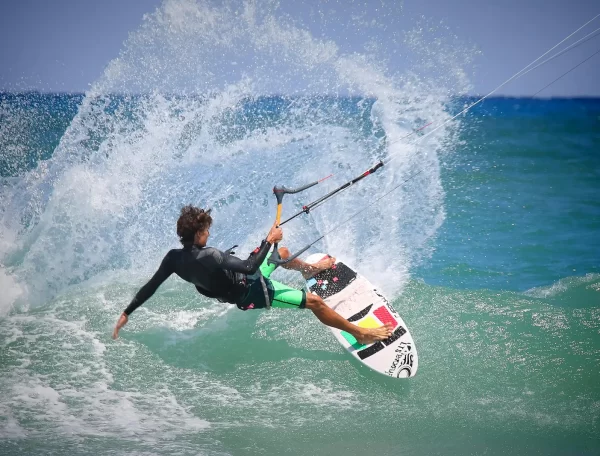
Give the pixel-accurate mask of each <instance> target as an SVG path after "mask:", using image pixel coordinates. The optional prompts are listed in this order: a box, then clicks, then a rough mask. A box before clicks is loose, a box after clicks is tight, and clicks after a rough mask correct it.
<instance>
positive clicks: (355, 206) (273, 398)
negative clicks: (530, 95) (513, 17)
mask: <svg viewBox="0 0 600 456" xmlns="http://www.w3.org/2000/svg"><path fill="white" fill-rule="evenodd" d="M246 7H247V8H248V5H247V4H246ZM250 10H251V8H250V9H247V10H246V15H245V16H244V15H232V14H231V13H232V11H231V10H230V9H227V8H222V9H219V8H216V7H210V6H207V5H204V4H202V3H201V2H198V3H193V2H174V1H171V2H165V4H164V5H163V6H162V7H161V8H160V9H159V10H157V11H156V12H154V13H152V14H149V15H148V16H147V17H146V18H145V20H144V22H143V24H142V26H141V27H140V29H139V30H136V31H133V32H132V34H131V35H130V37H129V39H128V41H127V42H126V43H125V44H124V47H123V50H122V52H121V55H120V56H119V58H118V59H115V60H114V61H113V62H111V63H110V64H109V66H108V67H107V69H106V71H105V73H104V74H103V75H102V76H101V77H100V78H99V79H98V80H97V81H95V82H94V83H93V85H92V87H91V89H90V91H89V92H88V93H86V94H80V95H64V94H63V95H61V94H52V95H40V94H0V150H1V151H2V155H1V159H0V176H1V177H0V182H1V187H0V188H1V190H0V227H1V228H0V288H1V290H2V292H1V293H0V347H1V348H0V453H1V454H7V455H13V454H14V455H20V454H67V453H69V454H131V455H140V454H144V455H150V454H157V455H158V454H161V455H162V454H181V455H188V454H190V455H198V454H200V455H264V454H268V455H270V454H290V455H330V454H344V455H363V454H365V453H367V452H370V453H373V452H374V453H378V454H383V455H398V454H406V455H431V454H444V455H464V454H482V455H483V454H487V455H489V454H498V455H503V454H507V453H508V452H512V453H514V454H544V455H546V454H548V455H564V454H578V455H580V454H585V455H594V454H598V453H599V451H600V439H599V438H598V435H600V433H599V418H600V386H599V383H598V372H600V265H599V262H598V259H599V258H600V243H598V242H597V237H598V233H599V232H600V203H599V199H598V197H597V195H598V194H600V179H599V177H600V157H599V156H598V150H600V128H599V122H600V120H599V119H600V101H599V100H594V99H578V100H539V99H535V100H534V99H526V98H522V99H503V98H494V99H489V100H486V101H485V102H484V103H483V104H482V106H480V107H478V108H476V109H474V110H473V111H471V112H470V113H469V114H468V115H467V116H464V117H460V118H459V119H457V120H454V121H451V122H449V123H448V124H447V125H446V126H445V127H444V128H441V129H440V130H437V131H436V132H434V133H433V134H430V135H428V134H427V132H428V130H427V128H425V129H423V130H422V131H421V132H419V133H418V134H413V135H411V136H410V137H408V138H407V137H406V136H407V135H408V134H410V133H411V132H412V131H413V130H415V129H417V128H420V127H422V126H423V125H425V124H427V123H428V122H434V124H433V125H432V128H433V127H435V126H436V125H440V124H442V123H443V122H445V121H446V120H449V119H450V118H451V116H452V114H453V113H455V112H457V110H458V109H461V108H460V107H461V106H462V105H463V103H467V102H469V101H472V100H470V99H465V98H453V97H448V96H447V93H463V92H464V91H465V90H466V86H465V85H464V84H465V82H464V79H463V77H464V72H463V71H462V70H463V69H464V66H465V63H464V62H465V61H468V60H469V57H470V56H469V55H468V54H466V55H465V54H463V53H461V52H462V51H460V52H459V51H457V48H456V47H455V46H450V47H448V48H447V49H445V48H441V49H436V48H435V47H434V46H431V47H428V48H427V49H428V53H427V59H428V61H432V62H436V63H437V64H439V65H440V66H443V65H445V66H444V67H443V68H444V69H445V70H446V71H445V74H444V78H443V79H437V80H436V79H430V78H428V77H427V76H424V75H421V76H419V77H416V76H415V74H413V73H410V74H405V75H395V76H392V75H390V74H389V73H388V72H386V68H385V65H384V63H382V62H385V58H384V57H385V56H384V55H379V54H377V55H375V56H373V55H347V54H344V53H343V51H342V49H341V47H339V46H337V44H336V43H333V42H330V41H322V40H318V39H316V38H312V37H310V34H309V35H307V34H306V33H308V32H307V31H306V29H303V28H302V27H301V26H299V25H298V24H295V23H291V22H290V21H288V20H287V19H286V18H285V17H284V16H281V15H280V13H279V12H277V11H276V10H268V9H266V10H265V11H262V10H261V11H258V12H257V11H250ZM196 13H197V14H196ZM249 17H253V18H254V21H251V20H248V18H249ZM203 21H204V22H203ZM173 24H177V27H174V26H171V25H173ZM305 32H306V33H305ZM225 37H227V38H225ZM309 37H310V39H309ZM217 38H219V39H217ZM414 40H415V37H414V36H413V37H412V39H410V40H407V42H406V43H405V46H407V47H408V48H409V50H412V51H413V52H416V51H415V49H414V48H410V46H411V45H414V44H415V42H414ZM207 43H210V46H209V45H208V44H207ZM417 44H419V43H417ZM417 47H418V48H420V47H422V46H420V45H418V46H417ZM223 55H227V56H228V58H229V60H227V62H228V65H230V66H228V67H227V68H224V67H223V65H224V60H223V59H222V56H223ZM234 61H235V62H236V63H235V65H234V64H233V63H231V62H234ZM198 62H202V69H203V72H202V73H199V72H198V66H197V63H198ZM290 62H292V63H290ZM272 65H276V66H277V69H278V71H277V73H276V74H275V72H274V71H273V70H272V68H273V66H272ZM150 70H151V71H150ZM242 70H243V71H242ZM415 71H416V69H415ZM242 73H243V74H242ZM220 74H222V75H226V77H225V76H224V77H223V78H219V77H216V76H215V75H220ZM298 78H300V79H301V80H302V81H303V83H302V84H298V83H297V79H298ZM291 81H296V82H294V83H292V82H291ZM170 84H173V85H174V86H175V85H176V86H177V87H182V86H184V87H185V90H180V91H178V92H177V91H176V90H174V88H173V87H171V86H170ZM127 89H130V90H131V93H128V92H127ZM271 89H272V90H271ZM315 92H316V93H327V95H319V96H316V95H315V94H314V93H315ZM273 93H276V95H274V94H273ZM429 131H431V130H429ZM390 158H392V160H391V161H389V163H388V164H387V165H386V166H385V167H384V168H383V169H381V170H380V171H378V172H377V173H376V174H374V175H373V176H369V177H368V178H366V179H364V180H363V181H361V182H360V184H357V185H356V186H355V187H352V188H350V189H349V190H347V191H345V192H343V193H341V194H340V195H339V196H338V197H336V198H335V199H334V200H332V201H330V202H328V203H326V204H324V205H323V206H322V207H320V208H318V209H316V210H315V211H314V212H312V213H311V214H310V215H309V216H303V217H299V218H298V219H295V220H294V221H293V222H290V223H289V224H287V225H285V230H284V232H285V242H286V244H287V245H289V246H290V248H291V249H292V250H294V249H297V248H300V247H302V246H304V245H306V244H307V243H308V242H310V241H312V240H314V239H315V238H316V237H318V236H319V235H322V234H324V233H326V232H328V231H330V230H332V229H334V228H336V227H337V228H336V229H335V230H334V232H333V233H331V234H330V235H328V236H327V237H326V238H325V239H324V241H323V242H321V243H319V244H317V245H316V246H315V247H314V248H313V249H312V250H311V252H314V251H316V250H327V251H329V252H331V253H333V254H335V255H336V256H338V257H340V258H343V259H344V260H345V261H347V262H348V263H350V264H352V265H355V266H356V267H357V268H358V269H359V270H360V271H361V272H362V273H363V274H365V275H366V276H367V277H368V278H369V279H370V280H371V281H373V282H374V283H375V284H377V285H378V286H379V287H381V288H382V289H383V290H384V291H385V293H386V294H387V296H388V297H389V298H390V300H391V302H392V304H393V306H394V307H395V308H396V309H397V310H398V311H399V313H400V314H401V315H402V317H403V319H404V320H405V321H406V323H407V324H408V326H409V328H410V330H411V333H412V335H413V337H414V339H415V342H416V344H417V349H418V352H419V372H418V374H417V375H416V377H414V378H412V379H409V380H402V381H400V380H393V379H390V378H387V377H384V376H381V375H378V374H376V373H374V372H371V371H369V370H367V369H366V368H364V367H363V366H361V365H360V364H359V363H357V362H355V361H354V360H353V359H352V358H350V357H348V356H347V354H346V353H345V351H344V350H343V349H342V348H341V346H339V344H337V343H336V342H335V340H334V337H333V336H332V334H331V333H330V332H329V331H328V330H327V329H326V328H324V327H323V326H322V325H320V323H319V322H318V321H317V320H316V319H315V318H314V317H313V316H312V314H311V313H310V312H292V311H286V310H279V311H278V310H272V311H269V312H267V311H264V312H262V311H255V312H252V311H248V312H240V311H238V310H237V309H235V308H232V307H231V306H227V305H224V304H221V303H218V302H213V301H210V300H208V299H206V298H204V297H202V296H200V295H198V294H197V293H196V292H195V290H194V289H193V287H190V286H189V285H188V284H185V283H183V282H182V281H180V280H178V279H176V278H170V279H169V280H168V281H167V282H166V283H165V284H164V285H163V286H162V287H161V288H160V289H159V291H158V292H157V293H156V295H155V296H154V297H153V298H152V299H151V300H150V301H148V302H147V303H146V304H145V305H144V306H142V307H141V308H140V309H138V310H137V311H136V312H135V314H133V316H132V318H131V319H130V322H129V324H128V325H127V326H126V327H125V328H124V329H123V331H122V333H121V338H120V339H119V340H118V341H113V340H112V339H111V338H110V334H111V331H112V328H113V325H114V323H115V321H116V319H117V317H118V315H119V314H120V313H121V312H122V310H123V309H124V308H125V307H126V306H127V304H128V303H129V301H130V299H131V298H132V296H133V295H134V294H135V292H136V291H137V289H138V288H139V287H140V286H141V285H142V284H143V283H144V282H145V281H146V280H147V279H148V278H149V277H150V276H151V274H152V273H153V272H154V270H155V269H156V267H157V266H158V264H159V263H160V260H161V259H162V257H163V255H164V254H165V253H166V252H167V251H168V250H169V249H171V248H174V247H176V246H177V238H176V236H175V232H174V231H175V221H176V217H177V214H178V211H179V208H180V207H181V205H183V204H187V203H193V204H198V205H202V206H210V207H213V208H214V216H215V224H214V227H213V229H211V234H212V237H211V242H212V244H213V245H215V246H217V247H221V248H224V249H225V248H228V247H230V246H231V245H233V244H240V248H239V249H238V252H239V253H240V255H245V254H247V253H248V252H249V251H251V250H252V249H253V248H254V247H255V245H256V244H257V243H258V242H259V241H260V239H261V238H262V237H264V235H265V233H266V232H267V230H268V228H269V226H270V224H271V221H272V218H273V215H274V213H275V198H274V197H273V196H272V193H271V189H272V187H273V185H275V184H285V185H288V186H295V185H300V184H303V183H307V182H310V181H313V180H315V179H317V178H321V177H324V176H326V175H329V174H330V173H333V177H332V178H330V179H328V180H327V181H325V182H323V183H322V184H319V185H318V186H316V187H314V188H312V189H310V190H309V191H307V192H306V194H301V195H298V196H295V197H290V198H289V200H287V201H286V202H285V208H284V217H285V216H286V215H288V214H289V215H291V214H292V213H293V212H295V211H296V210H298V209H299V208H301V206H302V204H304V203H306V202H308V201H310V200H312V199H314V198H317V197H318V196H320V195H322V194H324V193H326V192H327V191H329V190H332V189H333V188H335V187H337V186H338V185H341V184H342V183H343V182H345V181H346V180H348V179H351V178H353V177H356V176H357V175H359V174H360V173H362V172H363V171H364V170H365V169H367V168H368V167H370V166H371V165H373V164H374V163H376V162H377V161H378V160H380V159H386V160H387V159H390ZM399 184H402V185H400V187H399V188H398V189H397V190H396V191H395V192H393V193H391V194H390V195H389V196H387V197H385V198H384V199H382V200H381V201H380V202H376V203H374V204H372V205H370V206H368V204H369V203H371V202H373V201H374V200H375V199H377V198H378V197H379V196H381V195H382V194H383V193H384V192H386V191H388V190H390V189H391V188H393V187H394V186H397V185H399ZM363 209H365V210H364V212H361V213H360V215H358V216H357V217H355V218H353V219H351V220H350V221H348V222H345V223H342V224H341V225H340V222H342V221H344V220H345V219H346V218H347V217H348V216H349V215H350V214H352V213H354V212H356V211H360V210H363ZM275 277H276V278H277V279H278V280H281V281H285V282H287V283H290V284H293V285H298V286H299V285H300V284H301V279H300V277H299V276H297V275H294V274H292V273H289V272H284V271H282V272H275Z"/></svg>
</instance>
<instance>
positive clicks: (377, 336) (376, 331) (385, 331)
mask: <svg viewBox="0 0 600 456" xmlns="http://www.w3.org/2000/svg"><path fill="white" fill-rule="evenodd" d="M361 329H362V330H363V331H362V334H353V336H354V337H356V340H357V341H358V342H359V343H361V344H363V345H368V344H372V343H373V342H376V341H378V340H385V339H387V338H388V337H390V336H391V335H392V324H391V323H386V324H385V325H383V326H380V327H379V328H361Z"/></svg>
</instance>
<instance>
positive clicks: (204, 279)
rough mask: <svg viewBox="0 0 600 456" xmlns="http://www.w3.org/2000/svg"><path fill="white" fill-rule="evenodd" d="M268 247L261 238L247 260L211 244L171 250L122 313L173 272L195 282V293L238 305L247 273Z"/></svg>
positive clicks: (245, 288) (128, 311)
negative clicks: (260, 241)
mask: <svg viewBox="0 0 600 456" xmlns="http://www.w3.org/2000/svg"><path fill="white" fill-rule="evenodd" d="M270 248H271V244H270V243H269V242H267V241H263V242H262V244H261V245H260V247H258V248H257V249H256V250H254V252H252V253H251V254H250V256H249V257H248V259H247V260H240V259H239V258H236V257H234V256H232V255H230V254H229V253H227V252H221V251H220V250H217V249H215V248H213V247H198V246H196V245H191V244H190V245H186V246H184V247H183V248H182V249H173V250H171V251H170V252H169V253H167V255H166V256H165V258H164V259H163V261H162V263H161V264H160V267H159V268H158V271H156V273H155V274H154V276H152V278H151V279H150V281H148V283H147V284H146V285H144V286H143V287H142V288H141V289H140V291H138V292H137V294H136V295H135V297H134V298H133V300H132V301H131V303H130V304H129V306H127V309H125V314H126V315H129V314H131V312H133V311H134V310H135V309H137V308H138V307H139V306H141V305H142V304H143V303H144V302H146V301H147V300H148V299H149V298H150V296H152V295H153V294H154V292H155V291H156V289H157V288H158V287H159V286H160V285H161V284H162V283H163V282H164V281H165V280H167V278H168V277H169V276H170V275H171V274H173V273H175V274H177V275H178V276H179V277H181V278H182V279H183V280H185V281H187V282H190V283H193V284H194V285H196V289H197V290H198V292H199V293H201V294H203V295H204V296H207V297H209V298H216V299H218V300H220V301H224V302H229V303H232V304H240V303H241V302H242V301H243V300H244V298H245V297H246V295H247V294H248V281H247V275H250V274H254V273H256V271H258V268H259V267H260V265H261V263H262V262H263V261H264V259H265V258H266V257H267V254H268V253H269V250H270Z"/></svg>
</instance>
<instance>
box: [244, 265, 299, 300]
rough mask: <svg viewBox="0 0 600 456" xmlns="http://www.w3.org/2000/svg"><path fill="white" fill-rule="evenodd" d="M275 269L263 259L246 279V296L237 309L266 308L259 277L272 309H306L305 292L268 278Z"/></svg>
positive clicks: (275, 266) (274, 266)
mask: <svg viewBox="0 0 600 456" xmlns="http://www.w3.org/2000/svg"><path fill="white" fill-rule="evenodd" d="M275 268H277V265H276V264H268V258H265V260H264V261H263V262H262V264H261V265H260V269H259V270H258V271H257V272H256V273H255V274H252V275H249V276H248V277H247V281H248V294H247V295H246V297H245V298H244V300H243V301H242V302H241V303H240V304H237V306H238V308H240V309H241V310H249V309H264V308H265V307H267V303H266V302H265V293H264V290H263V287H262V284H261V283H260V276H261V275H262V276H263V277H264V281H265V284H266V285H267V290H268V292H269V299H270V301H271V306H272V307H277V308H280V309H304V308H305V307H306V292H305V291H304V290H297V289H296V288H292V287H288V286H287V285H284V284H283V283H280V282H277V281H275V280H272V279H270V278H269V276H270V275H271V274H272V273H273V271H274V270H275Z"/></svg>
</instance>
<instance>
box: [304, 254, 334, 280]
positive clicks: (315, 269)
mask: <svg viewBox="0 0 600 456" xmlns="http://www.w3.org/2000/svg"><path fill="white" fill-rule="evenodd" d="M335 261H336V260H335V257H331V256H328V257H326V258H323V259H322V260H321V261H318V262H316V263H313V264H311V265H310V269H309V270H306V271H302V276H303V277H304V278H305V279H310V278H311V277H313V276H316V275H317V274H318V273H319V272H322V271H325V270H327V269H329V268H331V267H332V266H333V265H334V264H335Z"/></svg>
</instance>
